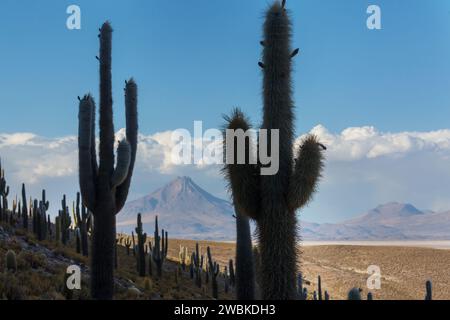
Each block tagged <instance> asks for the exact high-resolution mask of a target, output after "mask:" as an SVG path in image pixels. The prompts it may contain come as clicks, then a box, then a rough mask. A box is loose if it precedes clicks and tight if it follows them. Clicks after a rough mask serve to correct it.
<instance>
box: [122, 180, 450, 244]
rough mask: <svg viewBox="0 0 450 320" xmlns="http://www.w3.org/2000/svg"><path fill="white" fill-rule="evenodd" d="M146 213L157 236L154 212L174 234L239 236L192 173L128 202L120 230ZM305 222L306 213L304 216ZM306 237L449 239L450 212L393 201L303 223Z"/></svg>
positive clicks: (229, 212)
mask: <svg viewBox="0 0 450 320" xmlns="http://www.w3.org/2000/svg"><path fill="white" fill-rule="evenodd" d="M138 213H141V214H142V222H143V224H144V229H145V231H146V232H147V234H148V235H149V236H152V235H153V231H154V219H155V216H156V215H158V217H159V225H160V228H164V229H166V230H167V231H168V232H169V238H181V239H204V240H234V239H235V238H236V230H235V227H236V226H235V219H234V218H233V213H234V209H233V206H232V204H231V203H230V202H228V201H226V200H223V199H219V198H217V197H215V196H213V195H211V194H210V193H208V192H207V191H205V190H204V189H202V188H201V187H200V186H198V185H197V184H196V183H195V182H194V181H192V179H191V178H189V177H178V178H176V179H175V180H173V181H171V182H169V183H168V184H167V185H165V186H164V187H162V188H160V189H158V190H156V191H154V192H152V193H151V194H149V195H147V196H145V197H142V198H139V199H137V200H134V201H130V202H128V203H127V204H126V205H125V207H124V209H123V210H122V212H121V213H120V214H118V215H117V222H118V223H117V231H119V232H127V233H131V231H133V230H134V228H135V226H136V216H137V214H138ZM300 220H301V215H300ZM300 226H301V229H300V230H301V231H300V235H301V238H302V239H303V240H306V241H308V240H309V241H313V240H314V241H345V240H348V241H356V240H448V239H450V211H446V212H433V211H430V210H419V209H417V208H416V207H414V206H413V205H411V204H405V203H398V202H391V203H387V204H383V205H380V206H378V207H376V208H374V209H372V210H369V211H367V212H365V213H363V214H361V215H360V216H358V217H356V218H353V219H351V220H347V221H344V222H341V223H322V224H319V223H311V222H307V221H303V220H301V221H300Z"/></svg>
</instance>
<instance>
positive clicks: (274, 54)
mask: <svg viewBox="0 0 450 320" xmlns="http://www.w3.org/2000/svg"><path fill="white" fill-rule="evenodd" d="M284 6H285V1H283V2H282V3H279V2H278V1H277V2H275V3H274V4H273V5H272V6H271V7H270V8H269V9H268V11H267V13H266V17H265V23H264V40H263V41H262V42H261V44H262V45H263V61H262V62H260V63H259V65H260V67H261V68H262V72H263V77H264V80H263V99H264V107H263V122H262V126H261V128H262V129H266V130H268V131H269V132H270V133H271V132H274V133H275V134H276V133H277V132H278V138H279V153H278V154H275V152H276V151H273V153H274V154H272V150H271V149H270V146H271V145H272V142H271V136H272V135H271V134H269V135H268V137H267V139H266V140H267V141H266V142H267V150H268V154H269V155H271V156H272V157H277V158H278V160H279V161H278V162H279V168H278V171H277V172H276V173H275V174H272V175H260V169H262V168H264V165H263V164H262V161H261V159H257V160H258V161H256V164H252V162H251V161H249V160H250V157H251V155H252V154H253V152H252V150H260V149H261V148H260V147H261V146H260V145H258V146H257V148H255V147H254V146H253V145H252V141H251V139H246V140H245V147H246V148H245V151H246V152H245V156H243V155H241V157H240V159H242V158H245V160H247V161H246V163H245V164H236V163H237V160H238V157H237V155H236V153H237V152H235V154H234V159H233V160H234V163H231V164H230V163H229V161H227V162H228V163H227V164H226V166H225V173H226V176H227V178H228V180H229V185H230V187H231V191H232V197H233V200H234V204H235V207H236V211H237V212H240V213H242V214H245V215H246V216H248V217H250V218H253V219H255V220H256V222H257V235H258V240H259V250H260V254H261V261H263V263H262V264H261V275H260V276H261V293H262V298H263V299H295V298H296V273H297V234H296V230H297V219H296V215H295V212H296V210H297V209H299V208H301V207H303V206H304V205H305V204H306V203H307V202H308V201H309V200H310V199H311V197H312V194H313V193H314V191H315V189H316V185H317V181H318V178H319V177H320V173H321V169H322V163H323V155H322V151H323V149H324V146H323V145H322V144H320V143H319V142H318V140H317V138H316V137H315V136H312V135H309V136H307V137H306V138H305V139H304V140H303V143H302V145H301V146H300V148H299V150H298V154H297V156H296V158H294V155H293V152H294V151H293V146H294V145H293V142H294V127H293V120H294V113H293V108H294V107H293V100H292V83H291V69H292V58H293V57H294V56H295V55H296V54H297V53H298V50H292V48H291V33H292V31H291V21H290V17H289V14H288V12H287V11H286V10H285V7H284ZM226 121H227V126H226V127H227V129H229V130H227V133H228V132H229V131H230V130H243V131H247V130H248V129H250V128H251V127H250V124H249V122H248V120H247V118H246V117H245V116H244V114H243V113H242V112H241V111H240V110H234V111H233V112H232V114H231V116H230V117H226ZM274 129H275V130H278V131H272V130H274ZM233 139H234V140H233V141H234V146H233V147H234V149H236V145H237V137H236V136H234V137H233ZM226 140H229V139H228V138H226ZM276 142H277V141H275V143H276ZM260 143H261V141H260ZM231 147H232V146H230V145H226V148H227V149H229V148H231ZM264 147H265V146H264ZM227 157H228V154H227Z"/></svg>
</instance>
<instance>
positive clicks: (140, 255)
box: [134, 213, 147, 277]
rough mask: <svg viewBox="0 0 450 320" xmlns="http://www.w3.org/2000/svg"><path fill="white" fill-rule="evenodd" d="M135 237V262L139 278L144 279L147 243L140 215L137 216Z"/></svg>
mask: <svg viewBox="0 0 450 320" xmlns="http://www.w3.org/2000/svg"><path fill="white" fill-rule="evenodd" d="M134 230H135V231H136V235H137V240H138V242H137V243H138V244H137V262H138V272H139V276H141V277H145V250H144V246H145V242H146V241H147V233H144V229H143V228H142V221H141V214H140V213H138V215H137V227H136V228H135V229H134Z"/></svg>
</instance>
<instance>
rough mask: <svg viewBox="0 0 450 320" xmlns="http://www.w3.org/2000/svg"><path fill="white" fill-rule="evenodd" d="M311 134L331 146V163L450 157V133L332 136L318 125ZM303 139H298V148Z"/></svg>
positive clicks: (361, 131)
mask: <svg viewBox="0 0 450 320" xmlns="http://www.w3.org/2000/svg"><path fill="white" fill-rule="evenodd" d="M310 133H312V134H315V135H317V136H318V137H319V138H320V140H321V141H322V142H323V143H324V144H325V145H326V146H327V148H328V151H327V157H328V159H329V160H330V161H355V160H360V159H364V158H367V159H371V158H378V157H402V156H407V155H408V154H412V153H415V152H436V153H444V154H447V155H450V130H437V131H429V132H407V131H405V132H398V133H389V132H388V133H385V132H380V131H378V130H377V129H375V128H374V127H370V126H367V127H353V128H347V129H345V130H343V131H342V132H341V133H338V134H332V133H330V132H329V131H328V130H327V129H326V128H325V127H323V126H322V125H318V126H316V127H314V128H313V129H312V130H311V131H310ZM303 137H304V136H301V137H299V138H298V139H297V141H296V144H297V145H298V144H299V143H300V141H301V139H302V138H303Z"/></svg>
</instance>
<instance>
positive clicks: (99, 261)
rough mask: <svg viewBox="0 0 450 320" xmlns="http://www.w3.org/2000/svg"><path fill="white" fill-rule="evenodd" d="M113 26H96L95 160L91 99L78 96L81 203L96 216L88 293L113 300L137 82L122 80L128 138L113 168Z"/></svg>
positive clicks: (135, 127)
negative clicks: (118, 228) (118, 227)
mask: <svg viewBox="0 0 450 320" xmlns="http://www.w3.org/2000/svg"><path fill="white" fill-rule="evenodd" d="M112 31H113V30H112V28H111V25H110V24H109V23H108V22H106V23H104V24H103V26H102V27H101V29H100V35H99V40H100V54H99V58H98V60H99V62H100V121H99V123H100V145H99V165H97V154H96V144H95V141H96V139H95V119H94V118H95V104H94V100H93V98H92V97H91V96H90V95H85V96H84V97H83V98H82V99H80V108H79V130H78V148H79V168H80V170H79V180H80V191H81V195H82V198H83V202H84V205H86V207H87V208H88V209H89V211H91V212H92V214H93V216H94V228H93V239H92V260H91V271H92V274H91V294H92V297H93V298H94V299H112V297H113V293H114V270H113V269H114V245H115V238H116V219H115V216H116V214H117V213H118V212H120V210H121V209H122V207H123V206H124V204H125V201H126V199H127V196H128V190H129V187H130V182H131V177H132V174H133V168H134V162H135V158H136V149H137V132H138V123H137V86H136V83H135V82H134V80H133V79H130V80H129V81H128V82H126V85H125V113H126V140H123V141H121V142H120V143H119V147H118V155H117V165H116V167H114V125H113V109H112V81H111V47H112Z"/></svg>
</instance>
